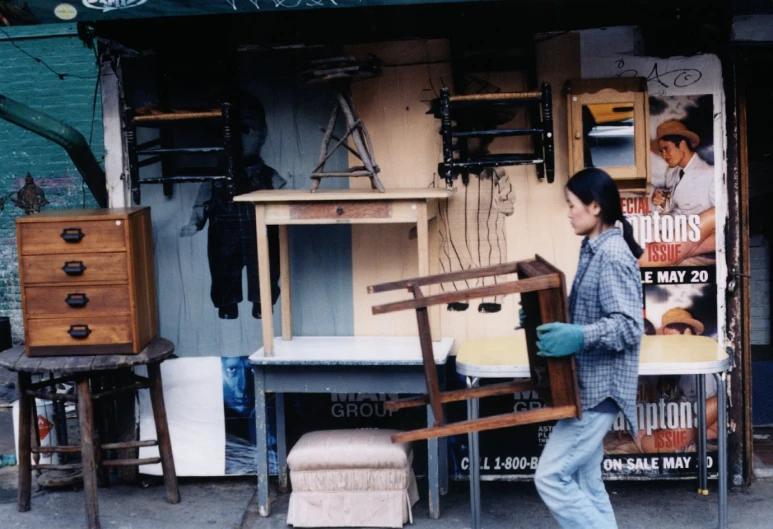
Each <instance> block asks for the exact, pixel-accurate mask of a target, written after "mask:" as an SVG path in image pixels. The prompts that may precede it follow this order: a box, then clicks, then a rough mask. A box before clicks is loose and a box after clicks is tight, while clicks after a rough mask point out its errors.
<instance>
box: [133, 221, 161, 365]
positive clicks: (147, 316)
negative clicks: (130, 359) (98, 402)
mask: <svg viewBox="0 0 773 529" xmlns="http://www.w3.org/2000/svg"><path fill="white" fill-rule="evenodd" d="M127 224H128V226H127V233H126V237H127V240H128V241H129V243H128V251H127V255H128V261H129V262H128V265H129V268H128V271H129V278H128V281H129V286H130V292H131V293H132V299H131V307H132V314H134V318H133V319H132V335H133V336H132V338H133V350H132V352H138V351H141V350H142V349H143V348H144V347H145V346H146V345H147V344H148V343H150V341H151V340H152V339H153V338H155V337H156V336H158V296H157V293H156V266H155V261H154V258H153V228H152V225H151V218H150V208H145V209H143V210H142V211H140V212H138V213H137V214H134V215H131V216H130V217H129V222H128V223H127Z"/></svg>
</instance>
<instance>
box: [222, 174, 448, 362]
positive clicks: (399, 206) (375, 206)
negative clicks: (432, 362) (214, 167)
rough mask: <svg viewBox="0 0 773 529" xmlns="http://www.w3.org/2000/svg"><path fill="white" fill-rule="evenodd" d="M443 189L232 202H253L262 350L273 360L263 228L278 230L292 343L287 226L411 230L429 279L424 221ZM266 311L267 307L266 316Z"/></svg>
mask: <svg viewBox="0 0 773 529" xmlns="http://www.w3.org/2000/svg"><path fill="white" fill-rule="evenodd" d="M452 193H453V192H452V191H450V190H446V189H435V188H422V189H391V190H388V191H386V192H384V193H379V192H376V191H369V190H361V189H342V190H318V191H316V192H314V193H312V192H310V191H309V190H305V189H292V190H276V191H273V190H264V191H253V192H251V193H246V194H244V195H239V196H236V197H234V202H253V203H254V204H255V222H256V225H257V240H258V281H259V285H260V305H261V310H262V312H263V318H262V325H263V350H264V354H265V356H272V355H273V354H274V326H273V323H274V320H273V317H272V314H273V307H272V304H271V279H270V274H269V246H268V231H267V226H269V225H278V226H279V266H280V271H279V274H280V288H281V298H280V299H281V300H282V338H283V339H285V340H290V339H292V328H293V327H292V309H291V302H290V245H289V230H288V226H291V225H300V224H316V225H319V224H398V223H408V224H416V235H417V241H416V244H417V246H418V250H419V254H418V261H419V262H418V265H419V275H420V276H426V275H429V273H430V261H429V221H430V219H432V218H433V217H435V215H436V214H437V203H438V200H441V199H445V198H448V197H450V196H451V194H452ZM267 307H272V309H271V310H269V309H268V308H267ZM438 319H439V313H437V312H436V313H435V316H434V317H433V318H432V331H433V332H432V336H433V339H434V340H437V339H439V330H438V328H439V322H438Z"/></svg>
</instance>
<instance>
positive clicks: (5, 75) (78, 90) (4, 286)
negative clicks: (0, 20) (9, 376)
mask: <svg viewBox="0 0 773 529" xmlns="http://www.w3.org/2000/svg"><path fill="white" fill-rule="evenodd" d="M52 70H53V71H52ZM57 74H66V75H65V77H64V79H60V77H59V76H58V75H57ZM97 77H98V68H97V64H96V58H95V56H94V51H93V50H91V49H89V48H87V47H86V46H85V45H84V44H83V42H82V41H81V40H80V39H79V38H78V36H77V31H76V27H75V25H69V24H52V25H38V26H24V27H0V94H2V95H4V96H6V97H9V98H11V99H14V100H16V101H18V102H20V103H23V104H25V105H28V106H31V107H33V108H35V109H37V110H41V111H43V112H45V113H47V114H49V115H50V116H52V117H54V118H56V119H58V120H61V121H64V122H66V123H69V124H70V125H72V126H73V127H75V128H76V129H78V130H79V131H80V132H81V134H83V135H84V136H85V138H86V139H87V140H88V139H89V138H91V145H92V150H93V151H94V154H95V156H96V157H97V160H100V162H101V161H102V159H103V152H104V148H103V140H102V113H101V101H100V99H99V90H98V87H97ZM95 89H96V91H97V100H96V106H94V94H95ZM92 125H93V127H92ZM92 128H93V130H92ZM27 173H30V174H32V176H33V178H34V179H35V182H36V183H37V184H38V186H40V187H41V188H43V191H44V192H45V195H46V198H47V199H48V201H49V202H50V204H48V205H47V206H45V208H44V209H46V210H47V209H68V208H80V207H84V206H85V207H97V204H96V201H95V200H94V198H93V197H92V195H91V193H90V192H89V190H88V188H87V187H86V186H85V184H84V183H83V179H82V178H81V176H80V173H79V172H78V170H77V169H76V168H75V166H74V165H73V164H72V162H71V160H70V158H69V156H68V155H67V152H66V151H65V150H64V149H63V148H62V147H60V146H59V145H57V144H55V143H53V142H51V141H49V140H47V139H45V138H42V137H40V136H37V135H36V134H33V133H32V132H29V131H26V130H24V129H22V128H20V127H18V126H16V125H13V124H11V123H9V122H7V121H5V120H2V119H0V196H2V197H5V196H7V195H8V194H9V193H11V192H14V193H15V191H17V190H19V189H20V188H21V187H22V185H23V184H24V177H25V176H26V174H27ZM20 215H24V212H23V211H22V210H21V209H19V208H17V207H16V206H15V205H14V204H13V203H12V202H9V201H6V203H5V208H4V210H3V211H0V316H8V317H10V318H11V327H12V329H13V338H14V342H15V343H19V342H20V341H21V340H22V338H23V327H22V319H21V292H20V290H19V274H18V260H17V256H16V232H15V224H14V220H15V219H16V217H18V216H20Z"/></svg>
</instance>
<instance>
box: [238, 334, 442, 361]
mask: <svg viewBox="0 0 773 529" xmlns="http://www.w3.org/2000/svg"><path fill="white" fill-rule="evenodd" d="M453 344H454V339H453V338H441V339H440V341H437V342H432V351H433V354H434V357H435V364H437V365H443V364H445V363H446V360H448V355H449V353H450V352H451V347H452V346H453ZM250 363H252V364H255V365H264V366H276V365H288V366H289V365H293V366H314V365H317V366H340V365H346V366H380V365H381V366H388V365H408V366H420V365H422V360H421V347H420V345H419V338H418V337H411V336H407V337H403V336H294V337H293V339H292V340H283V339H282V338H281V337H277V338H275V339H274V356H270V357H266V356H264V351H263V348H262V347H261V348H260V349H258V351H257V352H256V353H255V354H253V355H251V356H250Z"/></svg>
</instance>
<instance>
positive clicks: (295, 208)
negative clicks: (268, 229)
mask: <svg viewBox="0 0 773 529" xmlns="http://www.w3.org/2000/svg"><path fill="white" fill-rule="evenodd" d="M391 216H392V205H391V204H389V203H387V202H384V201H378V200H364V201H357V202H323V203H303V204H291V205H290V218H291V219H388V218H389V217H391Z"/></svg>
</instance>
